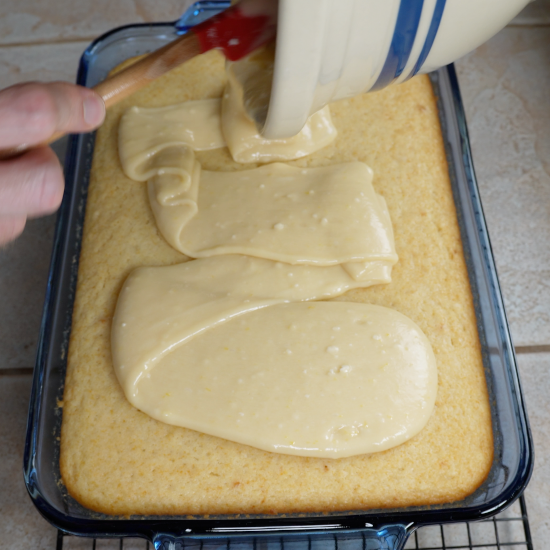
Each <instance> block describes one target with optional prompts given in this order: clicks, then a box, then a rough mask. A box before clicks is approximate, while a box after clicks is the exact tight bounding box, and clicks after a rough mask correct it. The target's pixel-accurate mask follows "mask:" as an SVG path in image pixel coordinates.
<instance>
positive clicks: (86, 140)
mask: <svg viewBox="0 0 550 550" xmlns="http://www.w3.org/2000/svg"><path fill="white" fill-rule="evenodd" d="M228 5H229V2H227V1H209V2H197V3H196V4H194V5H193V6H192V7H191V8H190V9H189V10H188V11H187V12H186V13H185V14H184V15H183V16H182V18H181V19H180V20H179V21H177V22H176V23H159V24H152V25H131V26H127V27H122V28H119V29H116V30H114V31H112V32H110V33H107V34H106V35H104V36H102V37H100V38H99V39H97V40H96V41H95V42H93V43H92V44H91V45H90V47H89V48H88V49H87V50H86V52H85V53H84V55H83V57H82V60H81V63H80V68H79V72H78V79H77V81H78V83H79V84H82V85H85V86H93V85H95V84H96V83H98V82H100V81H101V80H103V79H104V78H105V76H106V75H107V73H108V72H109V71H110V70H111V69H112V68H113V67H115V66H116V65H118V64H119V63H121V62H122V61H124V60H125V59H127V58H128V57H131V56H135V55H139V54H143V53H146V52H149V51H152V50H154V49H157V48H159V47H161V46H163V45H164V44H166V43H167V42H169V41H170V40H173V39H174V38H175V37H176V36H177V35H178V34H181V33H184V32H186V30H187V29H188V28H189V27H190V26H192V25H194V24H197V23H199V22H201V21H203V20H204V19H206V18H208V17H210V16H211V15H213V14H214V13H216V12H218V11H220V10H221V9H224V8H226V7H227V6H228ZM431 79H432V83H433V87H434V90H435V94H436V96H437V101H438V106H439V112H440V120H441V126H442V132H443V137H444V141H445V147H446V152H447V160H448V163H449V172H450V177H451V182H452V187H453V193H454V198H455V203H456V209H457V215H458V221H459V224H460V228H461V234H462V240H463V244H464V251H465V256H466V262H467V266H468V270H469V276H470V282H471V286H472V292H473V296H474V304H475V309H476V314H477V320H478V329H479V335H480V340H481V345H482V352H483V361H484V366H485V372H486V378H487V384H488V388H489V394H490V402H491V407H492V421H493V431H494V436H495V437H494V439H495V452H494V463H493V465H492V469H491V471H490V474H489V476H488V478H487V480H486V481H485V482H484V483H483V485H482V486H481V487H480V488H479V489H478V490H477V491H476V492H475V493H474V494H472V495H470V496H469V497H468V498H466V499H464V500H462V501H459V502H453V503H450V504H444V505H437V506H424V507H408V508H398V509H382V510H367V511H361V510H350V511H349V512H346V513H342V512H338V513H334V514H299V515H284V516H208V517H199V516H192V517H190V516H185V517H176V516H162V517H161V516H136V517H116V516H107V515H103V514H98V513H95V512H92V511H90V510H88V509H85V508H84V507H82V506H81V505H79V504H78V503H77V502H76V501H75V500H73V499H72V498H71V497H70V496H69V495H68V494H67V492H66V490H65V489H64V486H63V484H62V482H61V477H60V472H59V460H58V458H59V433H60V427H61V416H62V409H61V408H60V407H59V406H58V402H59V401H60V400H61V399H62V397H63V385H64V376H65V363H66V355H67V353H66V352H67V346H68V342H69V334H70V330H71V316H72V308H73V301H74V293H75V288H76V278H77V272H78V262H79V254H80V243H81V237H82V228H83V222H84V212H85V205H86V196H87V189H88V180H89V174H90V168H91V162H92V155H93V150H94V139H95V136H94V134H85V135H78V136H72V137H71V138H70V142H69V147H68V152H67V160H66V191H65V196H64V199H63V204H62V206H61V209H60V211H59V216H58V220H57V227H56V232H55V238H54V248H53V255H52V262H51V267H50V273H49V278H48V288H47V295H46V302H45V306H44V313H43V318H42V325H41V333H40V340H39V347H38V354H37V361H36V367H35V371H34V382H33V390H32V395H31V403H30V410H29V420H28V427H27V439H26V445H25V456H24V473H25V482H26V485H27V489H28V491H29V493H30V495H31V498H32V500H33V501H34V503H35V505H36V507H37V508H38V510H39V511H40V512H41V513H42V515H43V516H44V517H45V518H46V519H48V520H49V521H50V522H51V523H52V524H54V525H55V526H57V527H58V528H60V529H62V530H64V531H67V532H69V533H73V534H76V535H83V536H93V537H102V536H109V537H113V536H131V537H144V538H147V539H148V540H150V541H152V542H153V543H154V544H155V547H156V548H161V547H163V548H166V550H168V549H171V550H172V549H175V548H183V547H186V546H195V545H200V546H201V547H202V546H204V545H205V544H206V545H215V546H219V545H220V544H222V545H228V544H229V543H231V544H239V545H242V546H243V548H244V546H246V547H250V548H253V547H254V548H255V547H256V545H257V544H264V545H268V546H270V547H271V546H273V545H276V546H277V548H278V547H280V546H282V545H283V543H284V544H287V543H288V544H296V545H300V546H303V547H304V548H308V549H310V548H313V547H314V546H316V545H321V546H322V547H323V548H324V547H325V546H326V545H327V544H328V545H329V547H330V548H334V546H335V544H336V543H338V544H340V543H348V542H349V543H353V544H356V543H357V544H358V543H361V544H362V548H365V549H366V548H402V547H403V546H404V545H405V542H406V540H407V538H408V536H409V535H410V534H411V533H412V532H413V531H414V530H415V529H416V528H417V527H419V526H423V525H428V524H432V523H444V522H452V521H471V520H479V519H485V518H487V517H489V516H491V515H494V514H497V513H498V512H500V511H502V510H503V509H504V508H505V507H507V506H508V505H509V504H511V503H512V502H513V501H514V499H516V498H517V497H518V496H519V495H520V494H521V492H522V490H523V489H524V487H525V486H526V484H527V482H528V481H529V477H530V475H531V470H532V466H533V446H532V441H531V435H530V431H529V425H528V420H527V416H526V412H525V407H524V403H523V397H522V394H521V389H520V383H519V378H518V372H517V366H516V359H515V356H514V350H513V346H512V343H511V339H510V333H509V329H508V324H507V321H506V315H505V312H504V308H503V303H502V297H501V293H500V288H499V283H498V280H497V276H496V271H495V265H494V260H493V257H492V252H491V245H490V243H489V237H488V234H487V228H486V224H485V219H484V217H483V211H482V207H481V203H480V198H479V192H478V189H477V184H476V181H475V175H474V170H473V165H472V159H471V155H470V147H469V143H468V134H467V129H466V121H465V116H464V111H463V108H462V103H461V99H460V92H459V88H458V83H457V78H456V74H455V70H454V67H453V66H449V67H445V68H442V69H440V70H439V71H437V72H435V73H433V74H432V75H431ZM304 545H307V547H306V546H304Z"/></svg>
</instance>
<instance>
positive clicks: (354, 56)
mask: <svg viewBox="0 0 550 550" xmlns="http://www.w3.org/2000/svg"><path fill="white" fill-rule="evenodd" d="M528 2H529V0H279V21H278V30H277V45H276V53H275V68H274V74H273V84H272V88H271V98H270V102H269V109H268V113H267V118H266V121H265V125H264V127H263V129H262V134H263V135H264V136H265V137H267V138H271V139H273V138H284V137H289V136H293V135H295V134H297V133H298V132H299V131H300V130H301V128H302V127H303V125H304V124H305V122H306V120H307V118H308V116H309V115H310V114H312V113H314V112H315V111H317V110H319V109H320V108H321V107H323V106H324V105H326V104H327V103H330V102H331V101H335V100H337V99H343V98H345V97H351V96H354V95H357V94H360V93H363V92H367V91H371V90H378V89H381V88H384V87H386V86H388V85H390V84H396V83H400V82H403V81H404V80H407V79H408V78H410V77H411V76H414V75H415V74H417V73H426V72H429V71H432V70H434V69H437V68H439V67H442V66H443V65H446V64H448V63H451V62H452V61H454V60H455V59H458V58H459V57H461V56H462V55H464V54H466V53H467V52H469V51H471V50H473V49H474V48H476V47H477V46H479V45H480V44H482V43H483V42H484V41H486V40H488V39H489V38H490V37H491V36H493V35H494V34H495V33H497V32H498V31H499V30H500V29H502V28H503V27H504V26H505V25H506V24H507V23H508V22H509V21H510V20H511V19H512V18H513V17H514V16H515V15H516V14H517V13H518V12H519V11H520V10H521V9H522V8H523V7H524V6H525V5H526V4H527V3H528Z"/></svg>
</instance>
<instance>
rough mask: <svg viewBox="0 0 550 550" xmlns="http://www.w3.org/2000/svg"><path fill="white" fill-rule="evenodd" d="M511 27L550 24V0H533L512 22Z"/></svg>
mask: <svg viewBox="0 0 550 550" xmlns="http://www.w3.org/2000/svg"><path fill="white" fill-rule="evenodd" d="M512 24H513V25H548V24H550V0H535V1H534V2H531V3H530V4H528V5H527V6H526V7H525V9H524V10H523V11H522V12H521V13H520V14H519V15H518V16H517V17H516V18H515V19H514V20H513V21H512Z"/></svg>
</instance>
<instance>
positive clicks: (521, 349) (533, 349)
mask: <svg viewBox="0 0 550 550" xmlns="http://www.w3.org/2000/svg"><path fill="white" fill-rule="evenodd" d="M514 350H515V352H516V353H517V354H523V353H548V352H550V345H548V344H547V345H541V346H514Z"/></svg>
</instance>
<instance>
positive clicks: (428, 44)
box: [407, 0, 447, 78]
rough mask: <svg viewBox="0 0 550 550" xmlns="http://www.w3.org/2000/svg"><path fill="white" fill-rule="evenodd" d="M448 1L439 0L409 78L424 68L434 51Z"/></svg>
mask: <svg viewBox="0 0 550 550" xmlns="http://www.w3.org/2000/svg"><path fill="white" fill-rule="evenodd" d="M446 1H447V0H437V3H436V5H435V8H434V12H433V15H432V22H431V23H430V28H429V29H428V34H427V35H426V41H425V42H424V46H423V47H422V51H421V52H420V57H419V58H418V61H417V62H416V65H415V66H414V69H413V70H412V71H411V74H410V75H409V76H408V77H407V78H411V77H412V76H414V75H415V74H416V73H417V72H418V71H419V70H420V69H421V68H422V65H424V61H426V58H427V57H428V54H429V53H430V51H431V49H432V46H433V43H434V40H435V37H436V35H437V31H438V30H439V24H440V23H441V19H442V17H443V11H444V10H445V3H446Z"/></svg>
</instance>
